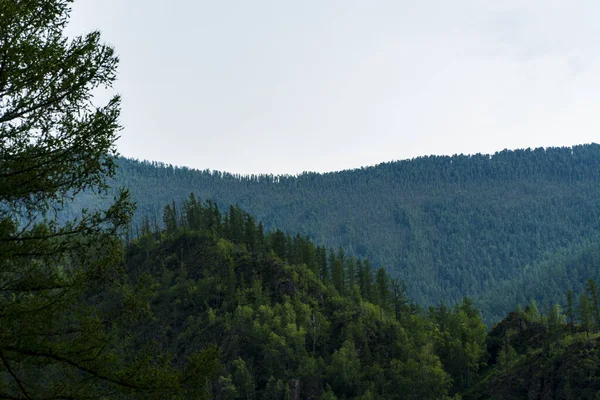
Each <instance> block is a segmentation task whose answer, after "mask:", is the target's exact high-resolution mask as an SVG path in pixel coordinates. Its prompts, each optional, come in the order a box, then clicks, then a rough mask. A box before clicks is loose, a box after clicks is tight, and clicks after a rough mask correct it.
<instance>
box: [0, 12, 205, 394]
mask: <svg viewBox="0 0 600 400" xmlns="http://www.w3.org/2000/svg"><path fill="white" fill-rule="evenodd" d="M70 4H71V1H68V0H29V1H22V0H15V1H0V281H1V282H2V285H1V288H0V310H1V312H0V327H1V328H0V397H1V398H19V399H21V398H22V399H33V398H36V399H37V398H47V399H50V398H56V399H58V398H63V399H66V398H88V397H96V398H106V397H122V396H121V395H123V394H124V393H130V394H131V393H136V394H137V395H140V396H144V397H149V398H152V397H154V398H160V397H162V398H168V397H172V396H173V395H174V394H175V393H176V391H177V389H178V388H181V387H182V386H183V380H182V379H180V378H181V376H180V375H179V374H178V373H177V372H176V371H175V370H174V369H172V368H170V367H168V366H165V365H162V364H160V362H159V359H160V354H156V353H155V352H154V351H153V350H152V349H151V348H150V346H149V347H148V349H141V348H134V347H131V340H132V338H134V337H135V336H136V334H137V333H136V329H137V322H138V321H139V319H138V318H141V317H143V316H145V315H147V312H146V311H145V310H146V308H145V307H146V305H147V304H148V302H149V301H150V299H151V297H152V291H151V290H150V289H149V287H148V284H149V283H148V282H145V281H140V282H139V283H138V284H137V286H136V285H135V284H130V283H128V282H126V281H125V280H124V279H123V278H124V277H123V276H122V268H121V267H122V260H123V258H122V256H123V253H122V246H121V243H120V239H119V236H118V233H119V232H120V231H121V230H122V229H123V228H125V227H126V226H127V224H128V221H129V218H130V216H131V213H132V209H133V206H132V204H131V203H130V201H129V199H128V195H127V193H126V192H125V191H121V192H120V193H119V194H118V195H117V197H116V199H115V201H114V202H113V204H112V205H111V206H110V207H108V208H107V209H105V210H99V211H93V212H90V211H83V212H81V213H80V215H79V216H78V217H77V218H75V219H71V220H70V221H67V222H60V223H59V220H58V218H57V217H56V213H55V211H56V210H59V209H60V208H61V207H62V206H64V205H65V204H69V203H70V201H71V200H72V199H73V198H74V197H76V196H78V195H79V194H81V193H82V192H88V193H95V194H96V195H99V196H102V195H105V194H106V193H107V188H108V184H107V180H108V179H109V178H111V177H112V176H114V173H115V169H116V164H115V157H116V155H117V154H116V150H115V141H116V139H117V134H118V131H119V130H120V125H119V121H118V117H119V112H120V100H119V97H118V96H115V97H113V98H111V99H110V100H108V102H107V103H106V104H104V105H99V104H94V100H95V99H94V96H93V94H94V91H95V90H96V89H99V88H103V87H110V86H111V84H112V82H113V81H114V79H115V77H116V67H117V64H118V59H117V57H116V56H115V54H114V50H113V49H112V48H111V47H110V46H107V45H104V44H102V43H101V38H100V34H99V33H98V32H92V33H90V34H87V35H85V36H78V37H75V38H73V39H71V40H69V39H67V38H65V37H64V35H63V30H64V29H65V26H66V25H67V23H68V20H69V14H70ZM109 299H110V301H109ZM209 353H210V354H209ZM216 357H217V352H216V349H213V350H210V351H209V352H208V353H204V355H203V356H198V357H196V356H194V357H192V358H193V359H194V361H193V362H191V364H190V365H189V367H190V369H189V372H193V371H194V370H200V369H202V367H201V365H200V364H202V365H204V366H208V367H210V368H216V367H217V363H216ZM191 376H194V374H192V375H191ZM208 377H209V376H208V375H206V376H204V377H200V378H201V379H204V378H208Z"/></svg>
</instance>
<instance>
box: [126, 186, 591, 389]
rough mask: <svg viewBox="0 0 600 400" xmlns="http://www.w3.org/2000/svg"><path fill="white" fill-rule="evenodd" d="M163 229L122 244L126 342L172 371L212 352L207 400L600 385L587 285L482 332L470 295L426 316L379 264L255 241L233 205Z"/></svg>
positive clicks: (179, 214) (203, 208)
mask: <svg viewBox="0 0 600 400" xmlns="http://www.w3.org/2000/svg"><path fill="white" fill-rule="evenodd" d="M165 225H166V227H165V229H159V230H153V229H152V228H150V227H149V226H148V224H145V225H144V228H143V232H141V234H140V236H139V237H138V238H136V239H133V240H131V241H130V242H129V243H128V244H127V246H126V251H125V265H126V268H125V269H126V271H127V272H128V275H129V279H130V281H131V282H144V286H145V287H147V288H150V290H151V291H152V292H153V294H154V295H153V297H152V300H151V302H150V304H149V309H150V313H151V315H152V318H149V319H147V320H146V321H145V322H142V323H140V324H139V325H138V327H137V328H138V329H137V332H138V335H137V336H135V338H136V339H135V340H137V341H139V343H140V345H142V344H143V343H148V342H153V341H158V342H159V343H160V346H161V348H162V349H163V350H164V351H165V352H167V353H168V354H171V355H172V357H171V359H170V360H171V363H172V365H173V366H174V367H177V366H179V365H184V363H185V361H186V360H187V359H189V358H190V357H191V356H192V355H193V354H195V353H198V352H199V351H202V350H203V349H207V348H211V347H214V346H217V348H218V349H219V350H220V351H219V362H220V365H221V366H220V368H216V369H214V370H213V371H214V373H215V375H216V376H215V378H213V380H212V384H210V385H204V384H203V385H201V387H202V394H204V396H205V398H213V399H222V400H225V399H273V400H282V399H283V400H289V399H329V400H331V399H362V400H366V399H372V400H374V399H415V400H417V399H419V400H421V399H432V400H433V399H437V400H442V399H445V400H450V399H454V400H458V399H465V400H479V399H509V400H512V399H539V400H542V399H546V398H561V399H588V398H589V399H592V398H595V397H594V396H595V394H596V393H598V390H600V379H598V376H600V374H599V372H600V371H599V370H598V365H599V364H598V361H599V359H600V356H599V354H600V351H599V349H600V336H599V335H600V333H599V331H600V306H599V300H598V299H599V297H600V295H599V291H598V286H597V284H596V283H595V282H594V281H591V280H589V281H588V282H587V283H586V285H585V287H584V288H583V290H582V291H581V294H580V296H579V302H578V303H577V304H576V305H575V304H574V301H573V299H574V298H575V297H574V296H575V295H574V294H573V293H570V294H568V296H567V297H568V298H570V299H571V300H570V301H569V302H568V306H567V307H566V308H565V310H564V312H563V311H562V310H561V308H560V306H558V305H557V304H553V305H552V307H551V308H550V310H549V311H548V312H547V313H545V312H540V311H539V310H538V308H537V305H536V303H535V301H532V302H530V303H529V304H528V305H527V306H526V308H525V311H522V310H516V311H513V312H511V313H509V314H508V316H506V318H504V319H503V320H502V321H501V322H500V323H498V324H496V325H495V326H494V327H493V329H492V330H491V331H489V332H487V329H486V326H485V325H484V324H483V321H482V319H481V316H480V314H479V312H478V311H477V309H476V308H475V307H474V305H473V303H472V302H471V301H470V300H469V299H464V300H463V301H462V302H460V303H459V304H457V305H455V306H453V307H447V306H445V305H439V306H435V307H434V306H432V307H429V308H428V309H423V308H421V307H420V306H418V305H416V304H414V303H413V302H412V301H411V300H410V299H409V298H408V297H407V296H406V289H407V287H406V286H405V285H402V284H399V282H398V281H395V280H393V279H391V278H390V277H389V276H388V275H387V274H386V273H385V271H384V270H383V269H382V268H381V269H379V270H377V271H376V272H375V273H371V268H369V267H368V263H367V262H366V260H363V259H356V258H353V257H348V256H346V255H345V254H344V253H343V251H339V252H337V253H336V252H334V251H333V250H331V249H330V250H327V249H325V248H324V247H322V246H318V245H315V244H314V243H313V242H312V241H310V240H309V239H307V238H302V237H301V236H299V235H287V234H284V233H283V232H281V231H275V232H270V233H264V232H263V230H262V224H260V223H259V224H257V223H256V222H255V219H254V217H253V216H251V215H250V214H248V213H246V212H244V211H242V210H240V209H239V208H236V207H229V208H228V211H227V212H226V213H225V214H222V213H220V212H218V211H217V209H216V207H215V204H214V203H211V202H207V203H201V202H199V201H198V200H197V199H195V198H194V196H190V197H189V198H188V199H187V200H186V202H185V204H184V206H183V207H182V208H181V209H180V211H176V210H174V209H173V208H172V207H171V206H169V207H166V209H165ZM149 228H150V229H149ZM290 238H292V239H291V240H290ZM326 255H327V256H326ZM563 297H564V296H563ZM187 393H188V394H189V393H190V392H187ZM188 398H189V397H188Z"/></svg>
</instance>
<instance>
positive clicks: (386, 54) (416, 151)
mask: <svg viewBox="0 0 600 400" xmlns="http://www.w3.org/2000/svg"><path fill="white" fill-rule="evenodd" d="M599 16H600V2H598V1H597V0H590V1H564V0H561V1H553V0H539V1H537V0H529V1H527V0H502V1H496V0H494V1H485V0H453V1H445V0H439V1H428V0H420V1H400V0H390V1H375V0H364V1H352V0H339V1H334V0H301V1H300V0H296V1H286V0H271V1H266V0H252V1H247V0H243V1H242V0H239V1H235V0H232V1H214V0H211V1H202V0H200V1H198V0H195V1H192V0H172V1H165V0H143V1H142V0H79V1H76V2H75V4H74V6H73V14H72V20H71V24H70V26H69V30H68V34H69V35H73V34H78V33H83V32H88V31H90V30H93V29H98V30H100V31H101V32H102V33H103V37H104V39H105V41H107V42H108V43H110V44H112V45H114V46H115V48H116V51H117V53H118V55H119V57H120V59H121V63H120V68H119V74H118V75H119V80H118V82H117V83H116V85H115V89H116V91H117V92H119V93H120V94H121V95H122V96H123V107H122V123H123V125H124V126H125V129H124V130H123V132H122V138H121V139H120V140H119V143H118V146H119V150H120V152H121V153H122V154H123V155H125V156H128V157H135V158H140V159H149V160H157V161H164V162H168V163H172V164H176V165H186V166H190V167H195V168H200V169H205V168H209V169H217V170H225V171H230V172H240V173H257V172H272V173H298V172H302V171H305V170H307V171H308V170H310V171H332V170H341V169H348V168H356V167H360V166H364V165H373V164H377V163H380V162H384V161H391V160H398V159H406V158H412V157H416V156H420V155H429V154H455V153H465V154H467V153H477V152H482V153H489V152H495V151H497V150H502V149H504V148H509V149H513V148H526V147H540V146H544V147H547V146H561V145H574V144H581V143H590V142H598V141H600V23H598V17H599Z"/></svg>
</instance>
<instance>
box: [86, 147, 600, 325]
mask: <svg viewBox="0 0 600 400" xmlns="http://www.w3.org/2000/svg"><path fill="white" fill-rule="evenodd" d="M118 164H119V167H120V168H119V170H118V172H117V175H116V177H115V179H114V181H113V183H112V184H113V185H114V187H118V186H123V187H126V188H128V189H129V190H130V192H131V197H132V199H133V200H134V201H136V202H137V214H136V217H135V221H136V222H135V223H134V225H139V224H140V223H141V221H142V219H143V218H144V217H145V216H146V217H148V218H150V220H157V221H161V220H162V208H163V205H164V204H168V203H171V201H172V200H176V202H177V203H181V202H182V201H183V200H184V199H186V198H187V196H188V195H189V194H190V193H194V194H195V195H196V197H197V198H200V199H210V200H212V201H214V202H215V204H217V205H219V206H220V207H222V208H223V207H226V206H227V205H229V204H237V205H239V206H240V207H242V208H243V209H245V210H247V211H249V212H250V213H252V214H253V215H254V216H255V217H256V218H257V220H260V221H263V223H264V228H265V229H266V230H272V229H281V230H283V231H287V232H294V233H299V234H301V235H307V236H309V237H310V238H311V239H313V240H315V241H316V242H318V243H322V244H324V245H327V246H331V247H335V248H343V249H344V250H345V252H346V254H348V255H352V256H357V257H362V258H369V259H370V260H371V262H372V264H373V265H375V266H382V267H384V268H386V270H387V271H388V273H389V274H390V275H391V276H393V277H398V278H401V279H403V280H404V281H406V282H407V283H408V287H409V295H410V296H411V298H413V299H414V300H415V301H416V302H418V303H421V304H425V305H428V304H438V303H439V302H445V303H448V304H454V303H456V302H459V301H460V299H462V298H463V297H464V296H469V297H472V298H473V299H474V301H475V303H476V305H477V306H478V307H479V308H480V310H481V311H482V314H483V315H484V317H485V319H486V320H487V321H497V320H499V319H500V318H502V317H503V316H504V315H505V314H506V312H508V311H509V310H511V309H513V308H514V306H515V305H516V304H518V303H521V304H526V303H527V302H528V301H529V296H533V297H534V298H535V299H536V300H537V301H538V304H540V306H541V307H546V308H547V307H549V305H550V304H551V303H552V302H557V301H560V300H561V299H563V297H564V293H565V291H566V290H567V289H569V288H571V289H574V290H576V291H577V290H581V289H582V287H583V283H584V281H585V280H586V279H588V278H594V279H597V278H599V276H598V272H597V271H598V268H596V267H595V265H596V264H594V262H595V261H597V260H598V259H599V257H600V251H599V247H598V245H597V243H598V239H599V238H600V226H599V222H600V185H599V183H600V145H598V144H589V145H580V146H574V147H563V148H547V149H543V148H538V149H533V150H531V149H527V150H515V151H508V150H505V151H501V152H498V153H495V154H493V155H483V154H477V155H455V156H429V157H419V158H416V159H412V160H405V161H396V162H389V163H384V164H380V165H377V166H373V167H367V168H361V169H355V170H349V171H341V172H333V173H323V174H319V173H303V174H300V175H298V176H288V175H285V176H274V175H249V176H242V175H232V174H228V173H222V172H218V171H208V170H205V171H198V170H193V169H188V168H179V167H173V166H170V165H164V164H160V163H150V162H145V161H144V162H140V161H135V160H130V159H125V158H121V159H119V160H118ZM96 203H97V199H96V198H94V197H92V196H88V197H84V200H83V201H82V202H81V203H80V205H82V206H92V205H95V204H96ZM499 289H501V290H499Z"/></svg>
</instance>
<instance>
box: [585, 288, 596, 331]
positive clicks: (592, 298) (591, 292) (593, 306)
mask: <svg viewBox="0 0 600 400" xmlns="http://www.w3.org/2000/svg"><path fill="white" fill-rule="evenodd" d="M585 290H586V292H587V293H588V295H589V296H590V297H589V300H590V312H591V314H592V316H593V318H594V321H595V322H596V330H597V331H598V332H600V301H599V298H598V296H599V295H598V284H596V282H595V281H594V280H593V279H590V280H588V281H587V283H586V285H585Z"/></svg>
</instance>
